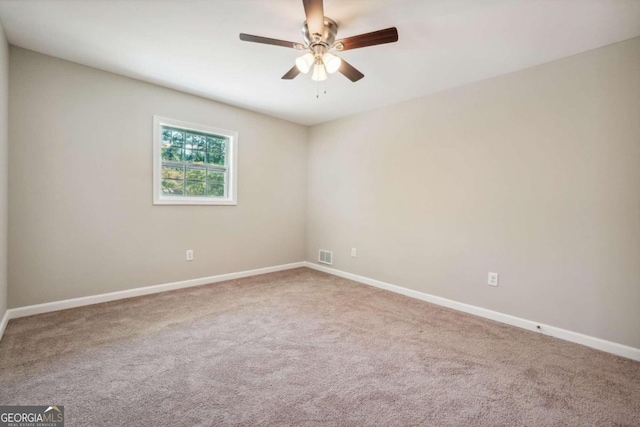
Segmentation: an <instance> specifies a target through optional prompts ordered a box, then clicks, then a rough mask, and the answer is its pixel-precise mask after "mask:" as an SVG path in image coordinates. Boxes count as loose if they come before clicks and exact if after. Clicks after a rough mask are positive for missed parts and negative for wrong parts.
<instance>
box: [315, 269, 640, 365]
mask: <svg viewBox="0 0 640 427" xmlns="http://www.w3.org/2000/svg"><path fill="white" fill-rule="evenodd" d="M305 265H306V266H307V267H309V268H312V269H314V270H318V271H322V272H325V273H329V274H332V275H334V276H338V277H343V278H345V279H349V280H353V281H355V282H359V283H363V284H365V285H369V286H375V287H376V288H380V289H385V290H387V291H391V292H395V293H398V294H402V295H406V296H408V297H411V298H416V299H419V300H422V301H427V302H430V303H433V304H437V305H441V306H444V307H448V308H452V309H454V310H458V311H462V312H465V313H469V314H474V315H476V316H480V317H485V318H487V319H491V320H495V321H497V322H501V323H506V324H507V325H512V326H517V327H519V328H523V329H527V330H529V331H533V332H538V333H543V334H545V335H549V336H552V337H555V338H559V339H562V340H565V341H571V342H573V343H577V344H582V345H585V346H587V347H592V348H595V349H598V350H602V351H605V352H607V353H612V354H615V355H617V356H622V357H626V358H628V359H632V360H637V361H640V349H638V348H634V347H629V346H626V345H623V344H618V343H615V342H611V341H606V340H603V339H600V338H595V337H591V336H589V335H584V334H580V333H578V332H572V331H568V330H566V329H562V328H557V327H555V326H550V325H545V324H542V323H538V322H534V321H531V320H526V319H522V318H520V317H515V316H511V315H509V314H504V313H500V312H497V311H493V310H488V309H486V308H481V307H476V306H474V305H469V304H464V303H461V302H457V301H453V300H450V299H446V298H441V297H437V296H435V295H430V294H426V293H424V292H419V291H415V290H413V289H407V288H403V287H402V286H396V285H392V284H390V283H385V282H381V281H379V280H375V279H370V278H368V277H363V276H359V275H357V274H352V273H347V272H345V271H341V270H337V269H335V268H330V267H325V266H322V265H318V264H315V263H313V262H308V261H307V262H306V263H305Z"/></svg>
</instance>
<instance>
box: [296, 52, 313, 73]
mask: <svg viewBox="0 0 640 427" xmlns="http://www.w3.org/2000/svg"><path fill="white" fill-rule="evenodd" d="M314 62H315V57H314V56H313V54H312V53H305V54H304V55H302V56H300V57H298V58H296V67H298V70H300V72H301V73H304V74H307V73H308V72H309V70H311V66H312V65H313V63H314Z"/></svg>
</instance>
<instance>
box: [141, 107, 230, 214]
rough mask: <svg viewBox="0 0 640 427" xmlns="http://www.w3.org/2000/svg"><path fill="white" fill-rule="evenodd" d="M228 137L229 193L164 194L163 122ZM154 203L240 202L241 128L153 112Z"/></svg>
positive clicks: (227, 203)
mask: <svg viewBox="0 0 640 427" xmlns="http://www.w3.org/2000/svg"><path fill="white" fill-rule="evenodd" d="M163 125H164V126H171V127H175V128H179V129H184V130H187V131H189V130H191V131H195V132H202V133H210V134H214V135H220V136H224V137H227V138H229V145H228V147H227V148H226V152H227V162H226V163H227V182H226V185H227V191H226V197H194V196H171V195H167V194H162V126H163ZM153 204H154V205H237V204H238V132H234V131H230V130H226V129H219V128H215V127H211V126H206V125H199V124H196V123H189V122H183V121H181V120H175V119H170V118H167V117H161V116H153Z"/></svg>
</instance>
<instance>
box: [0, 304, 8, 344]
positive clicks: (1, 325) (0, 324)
mask: <svg viewBox="0 0 640 427" xmlns="http://www.w3.org/2000/svg"><path fill="white" fill-rule="evenodd" d="M7 323H9V310H7V311H5V312H4V316H2V320H0V339H2V336H3V335H4V330H5V329H7Z"/></svg>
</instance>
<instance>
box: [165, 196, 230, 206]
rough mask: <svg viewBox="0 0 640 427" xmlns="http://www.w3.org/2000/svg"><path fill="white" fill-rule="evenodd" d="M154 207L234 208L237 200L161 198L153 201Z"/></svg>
mask: <svg viewBox="0 0 640 427" xmlns="http://www.w3.org/2000/svg"><path fill="white" fill-rule="evenodd" d="M153 204H154V205H184V206H236V205H237V204H238V201H237V200H232V199H222V198H221V199H202V198H199V197H179V198H178V197H170V198H169V197H161V198H157V199H154V201H153Z"/></svg>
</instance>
